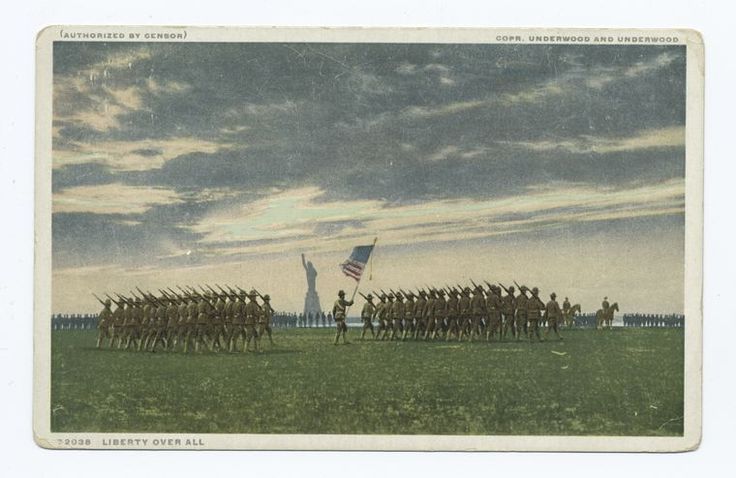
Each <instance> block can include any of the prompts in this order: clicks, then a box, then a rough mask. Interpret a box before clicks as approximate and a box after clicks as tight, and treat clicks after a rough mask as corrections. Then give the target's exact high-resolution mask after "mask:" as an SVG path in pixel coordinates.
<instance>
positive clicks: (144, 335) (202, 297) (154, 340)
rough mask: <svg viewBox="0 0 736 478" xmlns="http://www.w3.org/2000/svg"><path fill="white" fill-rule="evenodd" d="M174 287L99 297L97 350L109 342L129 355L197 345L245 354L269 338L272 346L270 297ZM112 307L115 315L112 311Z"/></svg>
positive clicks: (237, 290)
mask: <svg viewBox="0 0 736 478" xmlns="http://www.w3.org/2000/svg"><path fill="white" fill-rule="evenodd" d="M176 287H177V289H178V291H174V290H173V289H171V288H167V289H165V290H164V289H159V290H158V294H154V293H151V292H144V291H142V290H141V289H140V288H136V290H137V292H138V293H135V292H132V291H131V292H130V294H129V295H122V294H114V295H115V297H116V298H117V299H115V298H113V297H111V296H110V295H109V294H106V299H105V300H102V299H100V298H99V297H97V296H96V295H95V298H96V299H97V300H98V301H99V302H100V303H101V304H102V305H103V309H102V311H101V312H100V314H99V322H98V330H99V333H98V337H97V348H100V347H102V345H103V343H104V340H105V339H108V340H109V343H108V347H110V348H113V347H115V346H116V345H117V348H125V349H126V350H127V349H130V348H131V347H132V348H133V349H134V350H139V351H140V350H144V351H146V350H147V351H151V352H155V351H156V349H157V347H159V346H161V348H162V349H164V350H176V349H177V347H181V349H182V350H183V351H184V352H188V351H189V348H190V345H193V346H194V351H195V352H197V351H199V349H200V347H202V348H209V350H210V351H216V350H228V351H230V352H234V351H238V350H239V349H240V350H241V351H243V352H246V351H248V350H250V347H251V343H252V344H253V347H254V350H255V351H258V350H259V348H260V339H261V337H262V336H264V335H265V334H267V335H268V338H269V341H270V342H271V344H273V338H272V329H271V320H272V318H273V308H272V307H271V303H270V299H271V298H270V297H269V295H268V294H265V295H261V293H260V292H258V291H257V290H255V289H252V290H251V291H250V292H246V291H245V290H243V289H241V288H240V287H236V288H232V287H230V286H225V287H224V288H223V287H221V286H219V285H216V287H217V289H218V290H215V289H213V288H212V287H210V286H209V285H206V286H205V287H206V288H205V287H202V286H199V290H197V289H195V288H194V287H191V286H187V287H186V288H183V287H180V286H176ZM93 295H94V294H93ZM258 298H260V299H261V301H262V302H261V303H260V304H259V303H258ZM246 299H247V301H246ZM112 304H115V306H116V308H115V310H112V309H111V307H112ZM240 343H242V347H239V344H240Z"/></svg>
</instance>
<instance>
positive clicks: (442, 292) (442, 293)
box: [437, 289, 445, 295]
mask: <svg viewBox="0 0 736 478" xmlns="http://www.w3.org/2000/svg"><path fill="white" fill-rule="evenodd" d="M437 293H438V294H439V295H445V291H444V290H443V289H440V290H438V291H437Z"/></svg>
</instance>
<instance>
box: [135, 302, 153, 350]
mask: <svg viewBox="0 0 736 478" xmlns="http://www.w3.org/2000/svg"><path fill="white" fill-rule="evenodd" d="M144 300H145V302H144V304H143V318H142V319H141V340H140V342H138V351H139V352H140V351H141V350H148V343H149V342H150V341H151V338H152V336H151V330H152V328H153V325H152V321H153V320H154V317H153V316H154V308H153V302H152V300H151V298H150V297H148V296H145V297H144Z"/></svg>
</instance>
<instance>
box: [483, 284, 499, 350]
mask: <svg viewBox="0 0 736 478" xmlns="http://www.w3.org/2000/svg"><path fill="white" fill-rule="evenodd" d="M502 308H503V302H502V300H501V288H500V287H497V286H490V287H489V292H488V297H487V298H486V311H487V314H488V325H487V327H486V340H488V341H490V340H491V339H492V338H493V337H494V336H495V335H496V332H498V336H499V339H500V338H501V333H502V332H501V310H502Z"/></svg>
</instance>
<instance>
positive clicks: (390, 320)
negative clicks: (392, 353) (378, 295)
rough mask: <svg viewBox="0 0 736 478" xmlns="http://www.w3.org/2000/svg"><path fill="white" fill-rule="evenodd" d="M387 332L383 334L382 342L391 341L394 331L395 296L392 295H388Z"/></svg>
mask: <svg viewBox="0 0 736 478" xmlns="http://www.w3.org/2000/svg"><path fill="white" fill-rule="evenodd" d="M386 300H388V302H386V316H385V317H386V330H385V331H384V332H383V337H381V340H385V339H391V334H392V333H393V330H394V295H393V294H392V293H390V292H389V293H388V294H386Z"/></svg>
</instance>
